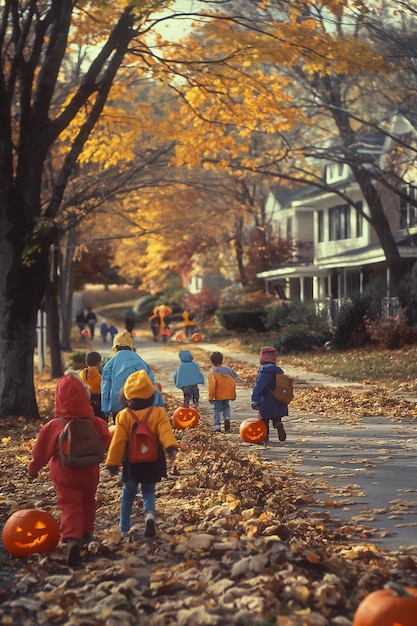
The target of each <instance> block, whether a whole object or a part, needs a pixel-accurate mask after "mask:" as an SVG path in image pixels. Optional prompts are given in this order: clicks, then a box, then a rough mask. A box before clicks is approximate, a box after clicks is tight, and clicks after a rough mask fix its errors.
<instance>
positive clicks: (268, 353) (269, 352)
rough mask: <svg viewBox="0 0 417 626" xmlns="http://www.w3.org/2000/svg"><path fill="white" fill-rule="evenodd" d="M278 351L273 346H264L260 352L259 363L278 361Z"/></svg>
mask: <svg viewBox="0 0 417 626" xmlns="http://www.w3.org/2000/svg"><path fill="white" fill-rule="evenodd" d="M276 362H277V351H276V350H275V348H271V346H263V347H262V348H261V352H260V354H259V363H276Z"/></svg>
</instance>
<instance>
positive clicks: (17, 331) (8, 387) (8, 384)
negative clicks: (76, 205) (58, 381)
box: [0, 224, 48, 418]
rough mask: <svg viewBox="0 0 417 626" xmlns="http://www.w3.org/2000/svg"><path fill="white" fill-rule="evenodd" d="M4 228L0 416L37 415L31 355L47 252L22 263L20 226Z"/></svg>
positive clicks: (0, 255)
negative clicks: (33, 259) (31, 261)
mask: <svg viewBox="0 0 417 626" xmlns="http://www.w3.org/2000/svg"><path fill="white" fill-rule="evenodd" d="M3 225H4V224H3ZM7 227H8V228H7V233H8V236H7V237H2V245H1V246H0V293H1V294H2V298H1V300H0V417H20V416H23V417H28V418H38V417H39V411H38V407H37V402H36V394H35V385H34V378H33V377H34V359H33V355H34V351H35V346H36V319H37V313H38V309H39V307H40V303H41V301H42V299H43V295H44V293H45V288H46V281H47V279H48V253H47V252H44V251H40V252H39V255H38V256H37V257H36V260H35V261H34V262H33V263H32V264H31V265H30V266H29V267H27V266H24V265H23V264H22V250H23V243H22V242H23V241H24V236H22V235H23V233H22V232H21V231H22V229H21V228H19V227H18V226H17V227H15V228H13V226H11V225H10V224H7ZM18 241H19V242H20V243H19V244H17V242H18Z"/></svg>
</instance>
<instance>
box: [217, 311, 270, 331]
mask: <svg viewBox="0 0 417 626" xmlns="http://www.w3.org/2000/svg"><path fill="white" fill-rule="evenodd" d="M216 317H217V319H218V321H219V323H220V324H221V325H222V326H223V328H226V330H237V331H239V330H240V331H246V330H254V331H256V332H260V333H262V332H265V317H266V312H265V310H264V309H260V310H258V311H255V310H242V309H238V310H225V309H217V311H216Z"/></svg>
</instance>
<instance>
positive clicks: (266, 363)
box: [252, 346, 288, 441]
mask: <svg viewBox="0 0 417 626" xmlns="http://www.w3.org/2000/svg"><path fill="white" fill-rule="evenodd" d="M276 361H277V351H276V350H275V348H271V347H270V346H263V347H262V348H261V352H260V354H259V363H260V364H261V366H260V368H259V370H258V375H257V377H256V382H255V386H254V388H253V390H252V408H253V409H255V411H259V413H260V416H261V418H262V419H263V421H264V422H265V424H266V428H267V432H268V435H267V437H268V436H269V420H272V424H273V426H274V428H276V429H277V432H278V439H279V440H280V441H285V440H286V438H287V435H286V432H285V429H284V425H283V423H282V421H281V418H282V417H284V416H285V415H288V406H287V405H286V404H283V403H282V402H278V400H277V399H276V398H275V397H274V395H273V394H272V393H271V389H274V388H275V384H276V376H275V375H276V374H283V373H284V372H283V370H282V369H281V368H280V367H278V366H277V364H276Z"/></svg>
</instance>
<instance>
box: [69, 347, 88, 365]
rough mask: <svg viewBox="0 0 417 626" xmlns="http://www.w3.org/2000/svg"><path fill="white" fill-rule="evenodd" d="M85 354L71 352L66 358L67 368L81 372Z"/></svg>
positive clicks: (82, 352) (81, 351)
mask: <svg viewBox="0 0 417 626" xmlns="http://www.w3.org/2000/svg"><path fill="white" fill-rule="evenodd" d="M86 354H87V353H86V351H85V350H77V351H75V352H71V354H70V355H69V357H68V361H69V365H68V367H71V368H72V369H74V370H81V369H82V368H83V367H84V366H85V357H86Z"/></svg>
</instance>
